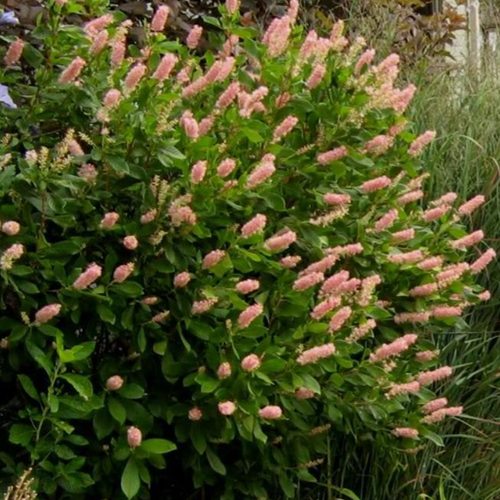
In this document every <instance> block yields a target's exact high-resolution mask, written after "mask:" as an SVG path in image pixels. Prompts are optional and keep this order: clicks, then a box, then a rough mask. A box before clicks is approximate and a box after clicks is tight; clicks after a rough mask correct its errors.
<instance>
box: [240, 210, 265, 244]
mask: <svg viewBox="0 0 500 500" xmlns="http://www.w3.org/2000/svg"><path fill="white" fill-rule="evenodd" d="M266 223H267V217H266V216H265V215H262V214H257V215H256V216H255V217H254V218H253V219H251V220H250V221H248V222H247V223H246V224H245V225H244V226H243V227H242V228H241V237H242V238H244V239H246V238H250V237H251V236H253V235H254V234H258V233H261V232H263V231H264V228H265V227H266Z"/></svg>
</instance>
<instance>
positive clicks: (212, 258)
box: [202, 250, 226, 269]
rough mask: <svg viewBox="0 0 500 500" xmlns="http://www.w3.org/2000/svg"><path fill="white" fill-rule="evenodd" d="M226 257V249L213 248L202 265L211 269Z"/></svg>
mask: <svg viewBox="0 0 500 500" xmlns="http://www.w3.org/2000/svg"><path fill="white" fill-rule="evenodd" d="M225 257H226V252H225V251H224V250H212V251H211V252H210V253H208V254H207V255H205V257H204V259H203V263H202V267H203V269H210V268H211V267H214V266H215V265H217V264H218V263H219V262H221V261H222V259H224V258H225Z"/></svg>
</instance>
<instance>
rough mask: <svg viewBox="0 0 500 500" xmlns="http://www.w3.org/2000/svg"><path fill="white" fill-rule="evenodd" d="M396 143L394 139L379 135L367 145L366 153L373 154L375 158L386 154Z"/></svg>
mask: <svg viewBox="0 0 500 500" xmlns="http://www.w3.org/2000/svg"><path fill="white" fill-rule="evenodd" d="M393 143H394V137H391V136H389V135H378V136H376V137H374V138H373V139H372V140H370V141H368V142H367V143H366V144H365V151H364V152H365V153H372V154H374V155H375V156H380V155H382V154H384V153H385V152H386V151H387V150H389V148H390V147H391V146H392V145H393Z"/></svg>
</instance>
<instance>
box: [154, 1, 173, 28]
mask: <svg viewBox="0 0 500 500" xmlns="http://www.w3.org/2000/svg"><path fill="white" fill-rule="evenodd" d="M169 13H170V9H169V8H168V7H167V6H166V5H162V6H161V7H159V9H158V10H157V11H156V14H155V15H154V16H153V20H152V21H151V30H152V31H163V30H164V28H165V24H166V22H167V19H168V14H169Z"/></svg>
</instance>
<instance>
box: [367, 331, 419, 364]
mask: <svg viewBox="0 0 500 500" xmlns="http://www.w3.org/2000/svg"><path fill="white" fill-rule="evenodd" d="M416 341H417V335H415V334H407V335H405V336H404V337H400V338H398V339H396V340H395V341H394V342H391V343H390V344H382V345H381V346H380V347H378V348H377V349H376V350H375V351H374V352H372V353H371V354H370V363H377V362H380V361H384V360H386V359H389V358H393V357H397V356H399V355H400V354H401V353H403V352H404V351H406V350H408V349H409V348H410V347H411V346H412V345H413V344H414V343H415V342H416Z"/></svg>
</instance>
